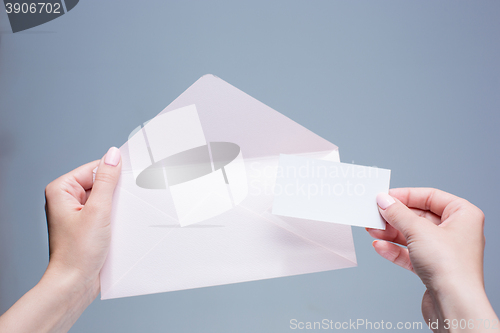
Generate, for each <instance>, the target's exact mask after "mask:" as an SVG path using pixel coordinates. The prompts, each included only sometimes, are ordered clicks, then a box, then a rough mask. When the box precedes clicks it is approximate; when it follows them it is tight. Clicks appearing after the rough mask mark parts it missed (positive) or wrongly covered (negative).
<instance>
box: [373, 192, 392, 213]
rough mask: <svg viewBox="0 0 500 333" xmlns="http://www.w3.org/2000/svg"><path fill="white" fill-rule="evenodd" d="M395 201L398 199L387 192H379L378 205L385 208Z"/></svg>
mask: <svg viewBox="0 0 500 333" xmlns="http://www.w3.org/2000/svg"><path fill="white" fill-rule="evenodd" d="M395 202H396V200H394V198H393V197H391V196H390V195H389V194H387V193H379V194H378V195H377V205H378V206H379V207H380V208H382V209H384V210H385V209H387V207H389V206H390V205H392V204H393V203H395Z"/></svg>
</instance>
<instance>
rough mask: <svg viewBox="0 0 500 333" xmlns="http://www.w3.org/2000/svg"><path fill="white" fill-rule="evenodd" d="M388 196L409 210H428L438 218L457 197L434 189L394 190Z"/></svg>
mask: <svg viewBox="0 0 500 333" xmlns="http://www.w3.org/2000/svg"><path fill="white" fill-rule="evenodd" d="M389 194H390V195H391V196H393V197H395V198H397V199H398V200H399V201H401V202H402V203H403V204H405V205H406V206H408V207H411V208H418V209H422V210H428V211H431V212H433V213H434V214H436V215H438V216H442V215H443V211H444V209H445V208H446V206H448V204H450V203H451V202H453V201H454V200H456V199H459V198H458V197H457V196H455V195H453V194H450V193H447V192H444V191H441V190H438V189H434V188H395V189H391V190H390V191H389Z"/></svg>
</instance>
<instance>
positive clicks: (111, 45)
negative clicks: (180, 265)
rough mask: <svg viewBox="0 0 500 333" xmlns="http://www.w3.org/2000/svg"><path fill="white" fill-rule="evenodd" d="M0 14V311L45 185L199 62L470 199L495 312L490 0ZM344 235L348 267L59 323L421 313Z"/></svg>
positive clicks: (283, 325)
mask: <svg viewBox="0 0 500 333" xmlns="http://www.w3.org/2000/svg"><path fill="white" fill-rule="evenodd" d="M0 12H1V13H0V30H1V31H2V33H1V34H0V218H1V220H0V312H3V311H5V310H6V309H7V308H9V307H10V306H11V305H12V304H13V303H14V302H15V300H16V299H18V298H19V297H20V296H21V295H23V293H25V292H26V291H28V290H29V289H30V288H31V287H32V286H33V285H35V284H36V283H37V281H38V280H39V278H40V277H41V275H42V274H43V272H44V269H45V267H46V264H47V260H48V253H47V235H46V224H45V223H46V222H45V216H44V210H43V205H44V196H43V190H44V187H45V186H46V185H47V184H48V183H49V182H50V181H51V180H53V179H55V178H57V177H58V176H60V175H61V174H63V173H66V172H67V171H70V170H72V169H73V168H75V167H77V166H79V165H81V164H84V163H86V162H88V161H91V160H94V159H98V158H100V157H101V156H102V155H103V154H104V153H105V152H106V150H107V149H108V147H110V146H112V145H115V146H120V145H121V144H122V143H123V142H125V141H126V139H127V136H128V134H129V133H130V131H131V130H132V129H133V128H135V127H136V126H137V125H138V124H140V123H142V122H143V121H145V120H147V119H150V118H151V117H153V116H154V115H156V114H157V113H158V112H159V111H161V110H162V109H163V108H164V107H165V106H167V105H168V104H169V103H170V102H171V101H172V100H173V99H174V98H175V97H177V96H178V95H179V94H180V93H181V92H183V91H184V90H185V89H186V88H187V87H188V86H189V85H191V84H192V83H193V82H194V81H195V80H196V79H198V78H199V77H200V76H202V75H203V74H207V73H213V74H215V75H217V76H219V77H221V78H222V79H224V80H226V81H228V82H229V83H231V84H233V85H235V86H236V87H238V88H240V89H241V90H243V91H245V92H247V93H248V94H250V95H252V96H254V97H255V98H257V99H259V100H260V101H262V102H264V103H266V104H268V105H269V106H271V107H273V108H274V109H276V110H278V111H280V112H282V113H284V114H285V115H287V116H289V117H290V118H292V119H294V120H295V121H297V122H299V123H300V124H302V125H304V126H306V127H307V128H309V129H311V130H313V131H314V132H316V133H318V134H319V135H321V136H323V137H324V138H326V139H328V140H329V141H331V142H333V143H335V144H337V145H338V146H339V147H340V156H341V160H343V161H344V162H352V161H354V162H355V163H358V164H363V165H377V166H380V167H385V168H390V169H392V181H391V186H392V187H401V186H432V187H437V188H441V189H443V190H446V191H449V192H452V193H454V194H456V195H459V196H462V197H465V198H466V199H468V200H470V201H471V202H473V203H475V204H477V205H478V206H479V207H480V208H482V209H483V210H484V212H485V214H486V217H487V221H486V229H485V232H486V237H487V244H486V254H485V279H486V288H487V292H488V295H489V297H490V300H491V302H492V303H493V306H494V308H495V309H496V311H497V312H500V289H499V288H498V285H497V284H498V281H500V269H499V267H498V253H499V252H500V242H498V238H499V237H500V226H499V217H500V205H499V199H498V198H499V186H500V177H499V171H498V165H499V162H500V159H499V156H498V152H499V149H498V143H499V142H500V131H499V130H498V128H499V125H500V113H499V111H500V110H499V106H500V93H499V92H500V64H499V61H498V59H500V20H499V19H498V18H499V17H500V2H498V1H481V2H472V1H439V2H434V1H413V2H410V1H378V2H375V1H313V2H311V1H273V2H270V1H251V2H246V3H242V2H238V3H234V2H232V1H228V2H213V1H199V2H181V1H141V2H139V1H97V0H93V1H90V0H89V1H81V2H80V3H79V4H78V5H77V6H76V7H75V8H74V9H73V10H72V11H71V12H69V13H68V14H66V15H63V16H62V17H60V18H58V19H56V20H54V21H51V22H48V23H46V24H44V25H41V26H39V27H36V28H33V29H30V30H28V31H26V32H21V33H17V34H12V33H11V32H10V27H9V25H8V21H7V16H6V14H5V12H4V11H3V10H1V11H0ZM353 233H354V238H355V245H356V253H357V256H358V264H359V267H357V268H352V269H345V270H338V271H332V272H325V273H318V274H309V275H303V276H295V277H288V278H280V279H273V280H267V281H258V282H251V283H241V284H235V285H227V286H220V287H211V288H202V289H196V290H188V291H180V292H171V293H165V294H157V295H149V296H140V297H133V298H125V299H117V300H110V301H100V300H96V301H95V302H94V303H93V304H92V305H91V306H90V307H89V308H88V309H87V311H86V312H85V313H84V314H83V315H82V317H81V318H80V319H79V320H78V322H77V323H76V325H75V326H74V328H73V329H72V331H73V332H111V331H115V332H168V331H171V332H287V331H290V329H289V320H290V319H292V318H296V319H298V320H301V321H314V320H321V319H323V318H328V319H331V320H334V321H346V320H347V321H348V320H349V319H357V318H363V319H368V320H372V321H380V320H384V321H392V322H394V323H395V322H397V321H421V320H422V317H421V313H420V300H421V296H422V294H423V292H424V287H423V285H422V284H421V282H420V280H419V279H418V278H417V277H416V276H415V275H413V274H412V273H409V272H407V271H405V270H403V269H401V268H399V267H397V266H395V265H393V264H391V263H389V262H386V261H385V260H383V259H382V258H380V257H379V256H378V255H377V254H376V253H375V252H374V251H373V249H372V247H371V238H370V237H369V235H368V234H367V233H366V232H365V230H364V229H362V228H353ZM464 246H466V244H464ZM360 331H362V330H360Z"/></svg>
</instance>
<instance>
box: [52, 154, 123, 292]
mask: <svg viewBox="0 0 500 333" xmlns="http://www.w3.org/2000/svg"><path fill="white" fill-rule="evenodd" d="M96 167H98V169H97V172H96V175H95V181H93V179H92V178H93V174H92V170H93V169H95V168H96ZM120 171H121V159H120V150H119V149H117V148H114V147H113V148H111V149H109V151H108V152H107V154H106V155H105V156H104V157H103V159H102V160H101V161H94V162H91V163H88V164H85V165H83V166H81V167H79V168H77V169H75V170H73V171H71V172H70V173H67V174H65V175H63V176H61V177H59V178H57V179H56V180H54V181H53V182H52V183H50V184H49V185H48V186H47V188H46V189H45V197H46V206H45V208H46V212H47V224H48V230H49V253H50V261H49V267H48V269H54V270H58V271H59V272H60V273H62V274H64V273H65V272H69V273H71V274H75V275H77V276H79V277H80V278H81V283H82V284H84V285H86V286H87V287H88V288H90V289H89V290H91V291H92V292H93V293H92V294H93V298H95V297H96V296H97V295H98V294H99V272H100V270H101V268H102V265H103V264H104V260H105V259H106V256H107V254H108V249H109V244H110V237H111V226H110V219H111V204H112V199H113V192H114V190H115V187H116V183H117V182H118V178H119V176H120Z"/></svg>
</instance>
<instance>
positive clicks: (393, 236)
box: [366, 224, 407, 246]
mask: <svg viewBox="0 0 500 333" xmlns="http://www.w3.org/2000/svg"><path fill="white" fill-rule="evenodd" d="M366 231H368V233H369V234H370V236H372V237H373V238H378V239H383V240H386V241H389V242H393V243H397V244H400V245H403V246H406V245H407V243H406V238H405V237H404V236H403V234H402V233H401V232H400V231H398V230H397V229H395V228H394V227H393V226H392V225H390V224H387V226H386V227H385V230H380V229H372V228H366Z"/></svg>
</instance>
